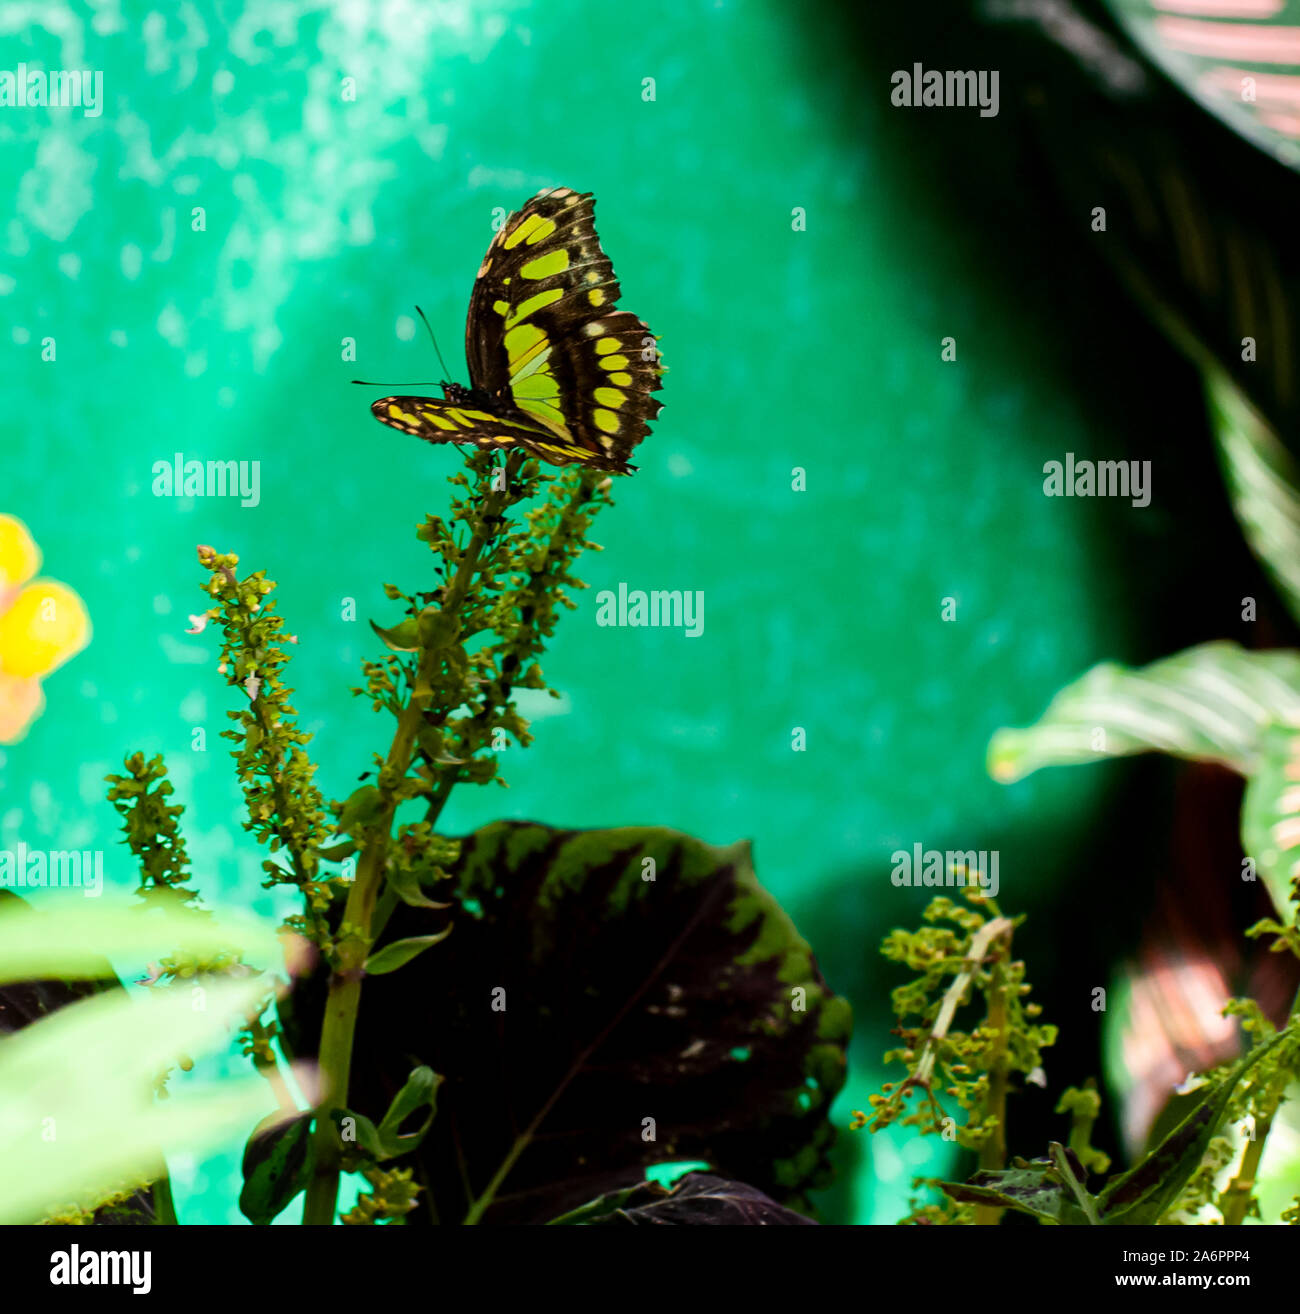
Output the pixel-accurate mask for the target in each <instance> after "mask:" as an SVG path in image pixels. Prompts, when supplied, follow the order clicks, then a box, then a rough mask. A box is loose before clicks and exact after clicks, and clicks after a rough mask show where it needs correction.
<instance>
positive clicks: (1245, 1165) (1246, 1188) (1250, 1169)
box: [1221, 991, 1300, 1227]
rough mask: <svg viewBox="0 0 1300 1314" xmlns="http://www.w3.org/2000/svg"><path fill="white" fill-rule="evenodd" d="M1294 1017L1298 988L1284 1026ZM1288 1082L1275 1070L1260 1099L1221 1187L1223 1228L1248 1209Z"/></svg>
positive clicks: (1298, 1009)
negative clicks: (1235, 1164) (1237, 1160)
mask: <svg viewBox="0 0 1300 1314" xmlns="http://www.w3.org/2000/svg"><path fill="white" fill-rule="evenodd" d="M1297 1020H1300V991H1297V993H1296V996H1295V998H1294V999H1293V1000H1292V1001H1291V1011H1290V1013H1289V1014H1288V1016H1287V1021H1286V1025H1287V1026H1293V1025H1295V1023H1296V1022H1297ZM1290 1083H1291V1073H1290V1072H1289V1071H1285V1070H1284V1071H1282V1072H1280V1073H1278V1075H1277V1076H1276V1077H1275V1078H1274V1079H1273V1081H1272V1082H1271V1083H1270V1084H1269V1087H1268V1089H1267V1091H1266V1092H1265V1094H1264V1098H1263V1100H1261V1102H1260V1107H1261V1109H1262V1116H1261V1117H1260V1119H1259V1122H1258V1123H1257V1124H1256V1126H1255V1129H1254V1131H1255V1135H1254V1136H1253V1138H1252V1139H1251V1141H1250V1144H1249V1145H1247V1146H1246V1151H1245V1153H1244V1154H1243V1155H1242V1156H1241V1166H1240V1167H1239V1168H1238V1169H1237V1171H1236V1172H1235V1173H1234V1174H1233V1177H1232V1181H1230V1182H1229V1183H1228V1185H1227V1186H1226V1187H1225V1188H1224V1190H1223V1195H1222V1197H1221V1198H1222V1199H1223V1200H1224V1201H1225V1203H1224V1205H1223V1224H1224V1226H1225V1227H1236V1226H1239V1225H1240V1224H1241V1223H1244V1222H1245V1221H1246V1211H1247V1210H1248V1209H1249V1208H1250V1201H1251V1197H1252V1196H1253V1195H1254V1193H1255V1178H1256V1176H1257V1174H1258V1172H1259V1165H1260V1160H1262V1159H1263V1157H1264V1146H1265V1144H1267V1142H1268V1134H1269V1132H1270V1131H1271V1130H1272V1129H1273V1119H1274V1117H1275V1116H1276V1114H1277V1111H1278V1109H1279V1108H1280V1107H1281V1104H1282V1100H1283V1098H1284V1097H1285V1095H1286V1090H1287V1087H1288V1086H1289V1085H1290Z"/></svg>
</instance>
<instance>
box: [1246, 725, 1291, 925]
mask: <svg viewBox="0 0 1300 1314" xmlns="http://www.w3.org/2000/svg"><path fill="white" fill-rule="evenodd" d="M1241 846H1242V848H1243V849H1244V850H1245V851H1246V853H1248V854H1249V855H1250V856H1251V858H1253V859H1254V861H1255V864H1256V871H1257V873H1258V875H1259V876H1260V878H1261V879H1262V880H1263V882H1264V888H1265V889H1267V890H1268V893H1269V896H1270V897H1271V898H1272V900H1273V906H1274V907H1275V908H1276V909H1277V911H1278V916H1279V917H1280V918H1281V919H1282V920H1283V921H1285V922H1291V921H1294V920H1295V912H1296V906H1295V904H1294V903H1293V902H1292V899H1291V895H1292V886H1291V880H1292V872H1293V871H1295V870H1297V866H1296V864H1297V863H1300V728H1296V727H1294V726H1284V725H1274V726H1269V727H1268V729H1267V730H1266V731H1265V732H1264V735H1263V740H1262V751H1261V756H1260V761H1259V763H1258V765H1257V766H1256V768H1255V773H1254V774H1253V775H1252V776H1251V778H1250V779H1249V780H1248V781H1247V782H1246V793H1245V797H1244V798H1243V799H1242V804H1241Z"/></svg>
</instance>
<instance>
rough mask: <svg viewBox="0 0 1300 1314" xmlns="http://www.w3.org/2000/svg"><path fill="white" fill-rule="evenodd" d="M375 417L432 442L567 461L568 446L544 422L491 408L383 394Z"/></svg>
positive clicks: (373, 406)
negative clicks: (522, 449)
mask: <svg viewBox="0 0 1300 1314" xmlns="http://www.w3.org/2000/svg"><path fill="white" fill-rule="evenodd" d="M370 410H371V413H372V414H373V415H374V417H375V419H377V420H379V421H381V422H382V423H383V424H387V425H389V426H390V427H392V428H394V429H400V430H401V431H402V432H403V433H410V434H414V435H415V436H416V437H417V438H423V439H424V440H425V441H426V442H431V443H474V444H475V445H476V446H478V447H493V448H500V447H527V448H528V449H529V450H530V451H533V452H535V453H536V454H537V455H538V456H540V457H541V458H542V459H543V460H545V461H551V462H553V463H554V464H556V465H562V464H565V463H566V462H565V460H564V459H563V458H564V457H565V455H566V453H565V448H564V447H563V445H562V444H560V443H558V442H557V441H556V440H555V435H554V434H552V433H551V432H550V430H549V429H545V428H543V427H542V426H541V425H530V424H521V423H517V422H513V421H510V420H503V419H502V418H501V417H500V416H497V415H493V414H492V413H491V412H490V411H481V410H478V409H477V408H475V407H472V406H453V405H451V404H450V403H449V402H442V401H438V400H436V399H435V398H433V397H381V398H380V399H379V400H378V401H377V402H372V403H371V406H370Z"/></svg>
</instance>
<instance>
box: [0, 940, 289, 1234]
mask: <svg viewBox="0 0 1300 1314" xmlns="http://www.w3.org/2000/svg"><path fill="white" fill-rule="evenodd" d="M104 947H106V948H110V951H111V947H110V946H107V945H106V946H104ZM204 989H205V992H206V994H205V1004H206V1007H205V1008H203V1009H196V1008H195V1007H194V1004H193V1000H192V999H191V994H190V991H188V990H160V991H157V992H154V993H152V994H150V995H149V996H148V997H147V998H145V999H135V998H133V997H132V996H131V995H129V994H128V993H127V992H126V991H123V990H112V991H108V992H105V993H103V994H98V995H96V996H94V997H93V998H90V999H85V1000H82V1001H81V1002H79V1003H75V1004H70V1005H68V1006H67V1007H64V1008H60V1009H59V1010H58V1011H57V1012H55V1013H53V1014H52V1015H51V1016H49V1017H46V1018H44V1019H42V1020H41V1021H39V1022H34V1023H32V1024H31V1025H29V1026H26V1027H24V1028H23V1029H22V1030H21V1031H19V1032H17V1033H16V1034H13V1035H10V1036H7V1037H5V1038H4V1039H3V1040H0V1160H2V1161H3V1163H4V1172H3V1173H2V1174H0V1224H3V1223H26V1222H33V1221H35V1220H36V1219H39V1218H41V1217H44V1216H45V1215H46V1214H48V1213H49V1212H50V1211H51V1209H53V1208H55V1207H59V1206H65V1205H70V1204H71V1205H76V1206H79V1207H82V1208H92V1207H94V1205H95V1204H96V1203H98V1202H99V1201H100V1200H103V1199H105V1198H106V1197H107V1196H108V1195H109V1194H111V1193H113V1192H114V1191H116V1190H118V1189H120V1188H121V1186H122V1184H123V1182H127V1183H130V1182H138V1181H148V1180H152V1179H155V1178H157V1177H160V1176H162V1175H163V1174H164V1172H165V1167H164V1164H163V1158H162V1153H161V1151H160V1148H159V1147H161V1146H168V1145H174V1146H183V1147H184V1148H185V1150H186V1151H187V1152H189V1153H202V1152H203V1151H204V1150H205V1149H207V1148H208V1147H209V1146H211V1145H214V1144H216V1143H217V1142H218V1141H219V1140H221V1139H222V1138H224V1137H226V1136H229V1135H230V1134H231V1133H232V1132H234V1131H235V1130H236V1129H237V1128H239V1127H241V1126H244V1127H246V1126H247V1125H248V1124H249V1123H250V1122H252V1121H254V1120H255V1119H257V1118H258V1117H260V1116H261V1114H262V1113H264V1112H265V1109H266V1105H267V1101H268V1092H267V1086H266V1083H265V1081H263V1080H262V1078H261V1077H257V1076H251V1075H250V1076H248V1077H244V1078H237V1079H233V1080H227V1081H224V1082H223V1083H222V1084H221V1085H220V1086H218V1087H216V1088H215V1089H211V1090H209V1091H208V1092H206V1093H203V1094H193V1093H190V1092H189V1091H187V1090H185V1088H184V1083H179V1082H174V1083H173V1087H174V1089H173V1093H172V1096H171V1098H169V1099H167V1100H164V1101H157V1100H155V1098H154V1094H153V1090H154V1082H155V1080H156V1078H157V1076H158V1074H159V1073H160V1072H161V1071H163V1070H165V1069H166V1068H167V1067H168V1066H169V1065H172V1064H174V1063H175V1061H176V1056H177V1055H178V1054H185V1053H188V1054H194V1055H197V1054H200V1053H203V1052H205V1051H207V1050H214V1049H224V1048H225V1046H226V1045H227V1044H228V1043H229V1027H230V1025H231V1023H232V1022H235V1021H238V1020H241V1019H242V1018H244V1017H245V1016H246V1015H247V1014H248V1013H249V1012H250V1011H253V1010H255V1009H256V1007H257V1006H258V1005H259V1004H260V1002H261V1000H262V999H263V998H264V996H265V993H266V990H267V985H266V982H265V981H264V980H261V979H257V978H253V979H241V980H238V981H230V982H226V981H216V982H213V983H211V984H209V985H207V986H205V987H204ZM51 1130H53V1132H54V1133H55V1134H54V1137H53V1139H50V1138H49V1136H48V1133H49V1132H50V1131H51Z"/></svg>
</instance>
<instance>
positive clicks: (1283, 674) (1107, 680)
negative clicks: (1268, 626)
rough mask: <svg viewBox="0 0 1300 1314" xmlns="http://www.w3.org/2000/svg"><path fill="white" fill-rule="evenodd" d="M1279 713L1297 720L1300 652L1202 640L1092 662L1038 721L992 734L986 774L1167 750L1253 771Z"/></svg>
mask: <svg viewBox="0 0 1300 1314" xmlns="http://www.w3.org/2000/svg"><path fill="white" fill-rule="evenodd" d="M1277 721H1294V722H1295V723H1296V724H1300V654H1297V653H1293V652H1282V651H1278V652H1247V651H1246V650H1245V649H1243V648H1241V647H1239V646H1238V645H1237V644H1235V643H1226V642H1215V643H1206V644H1202V645H1200V646H1199V647H1196V648H1189V649H1188V650H1187V651H1186V652H1182V653H1179V654H1178V655H1177V656H1174V657H1167V658H1164V659H1163V660H1161V661H1158V662H1154V663H1153V664H1152V665H1150V666H1146V667H1142V668H1140V669H1139V668H1133V667H1126V666H1120V665H1119V664H1118V663H1115V662H1103V663H1102V664H1101V665H1099V666H1094V667H1093V669H1092V670H1090V671H1089V672H1088V673H1087V674H1086V675H1085V676H1083V678H1082V679H1080V680H1076V681H1075V682H1074V683H1073V684H1070V685H1067V686H1066V688H1064V689H1062V690H1061V692H1060V693H1058V694H1057V695H1056V697H1055V698H1053V699H1052V701H1051V703H1050V704H1049V705H1048V708H1047V711H1046V712H1044V714H1043V715H1042V717H1040V718H1039V720H1038V721H1037V722H1036V723H1035V724H1034V725H1031V726H1028V727H1025V728H1023V729H1002V730H999V731H998V732H997V733H996V734H995V735H994V736H993V739H992V741H991V743H990V745H989V772H990V774H991V775H992V776H993V778H994V779H995V780H1000V781H1002V782H1004V783H1009V782H1011V781H1014V780H1020V779H1022V778H1023V777H1025V776H1027V775H1029V774H1030V773H1031V772H1034V771H1037V770H1038V769H1039V768H1040V767H1045V766H1062V765H1067V764H1071V763H1076V762H1095V761H1097V760H1098V759H1100V758H1106V757H1125V756H1128V755H1130V754H1133V753H1144V752H1162V753H1170V754H1172V755H1173V756H1175V757H1183V758H1193V759H1196V760H1199V761H1208V762H1219V763H1222V764H1223V765H1224V766H1228V767H1231V768H1232V769H1233V770H1234V771H1238V772H1240V773H1241V774H1242V775H1246V776H1249V775H1251V774H1253V773H1254V772H1255V771H1256V770H1257V769H1258V768H1259V766H1260V765H1261V763H1262V761H1263V756H1264V732H1265V729H1266V727H1268V726H1270V725H1271V724H1273V723H1274V722H1277Z"/></svg>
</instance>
